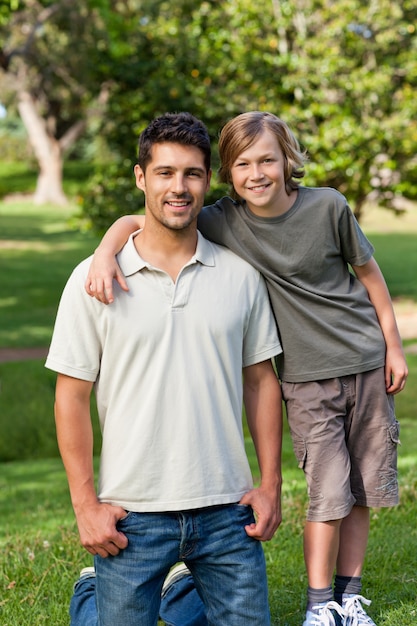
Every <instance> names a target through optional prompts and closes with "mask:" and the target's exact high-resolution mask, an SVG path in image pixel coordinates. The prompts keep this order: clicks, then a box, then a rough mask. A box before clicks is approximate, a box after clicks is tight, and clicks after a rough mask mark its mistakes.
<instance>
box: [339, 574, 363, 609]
mask: <svg viewBox="0 0 417 626" xmlns="http://www.w3.org/2000/svg"><path fill="white" fill-rule="evenodd" d="M361 591H362V578H361V577H360V576H339V575H338V574H336V576H335V579H334V599H335V600H336V602H338V603H339V604H342V598H343V594H344V593H352V594H354V595H360V593H361Z"/></svg>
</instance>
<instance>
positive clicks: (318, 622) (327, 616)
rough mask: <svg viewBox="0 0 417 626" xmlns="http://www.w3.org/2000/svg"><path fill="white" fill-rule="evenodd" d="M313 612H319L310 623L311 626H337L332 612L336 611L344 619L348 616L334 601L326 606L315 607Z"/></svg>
mask: <svg viewBox="0 0 417 626" xmlns="http://www.w3.org/2000/svg"><path fill="white" fill-rule="evenodd" d="M312 610H313V611H317V615H314V617H313V621H312V622H310V623H311V626H337V624H336V621H335V618H334V614H333V613H332V611H335V612H336V613H338V614H339V615H341V616H342V617H345V616H346V613H345V610H344V609H343V608H342V607H341V606H340V604H338V603H337V602H334V601H333V600H330V602H327V603H326V604H325V605H324V606H322V605H320V604H318V605H316V606H313V607H312Z"/></svg>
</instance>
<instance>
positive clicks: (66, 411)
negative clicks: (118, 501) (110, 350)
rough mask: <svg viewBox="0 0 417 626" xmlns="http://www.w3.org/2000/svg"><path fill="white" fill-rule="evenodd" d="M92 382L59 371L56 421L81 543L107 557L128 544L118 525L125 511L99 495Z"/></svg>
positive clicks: (90, 550)
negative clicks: (94, 441) (92, 408)
mask: <svg viewBox="0 0 417 626" xmlns="http://www.w3.org/2000/svg"><path fill="white" fill-rule="evenodd" d="M92 386H93V384H92V383H90V382H87V381H84V380H79V379H77V378H71V377H70V376H64V375H63V374H58V379H57V385H56V394H55V422H56V430H57V438H58V445H59V450H60V453H61V457H62V460H63V463H64V467H65V470H66V473H67V478H68V484H69V488H70V494H71V500H72V505H73V507H74V512H75V516H76V519H77V524H78V530H79V533H80V539H81V543H82V545H83V546H84V548H85V549H86V550H88V552H90V554H99V555H100V556H102V557H106V556H109V555H110V554H112V555H115V554H118V553H119V551H120V550H121V549H123V548H125V547H126V546H127V539H126V537H125V535H123V534H122V533H120V532H118V530H117V529H116V523H117V521H118V520H119V519H121V518H122V517H124V516H125V515H126V511H125V510H124V509H122V508H121V507H115V506H111V505H110V504H104V503H103V504H102V503H100V502H99V500H98V498H97V494H96V490H95V486H94V470H93V429H92V424H91V416H90V395H91V390H92Z"/></svg>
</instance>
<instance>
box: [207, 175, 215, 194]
mask: <svg viewBox="0 0 417 626" xmlns="http://www.w3.org/2000/svg"><path fill="white" fill-rule="evenodd" d="M212 173H213V170H209V171H208V172H207V187H206V193H207V192H208V190H209V189H210V181H211V175H212Z"/></svg>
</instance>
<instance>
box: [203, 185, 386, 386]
mask: <svg viewBox="0 0 417 626" xmlns="http://www.w3.org/2000/svg"><path fill="white" fill-rule="evenodd" d="M198 227H199V229H200V230H201V232H202V233H203V235H205V236H206V237H207V238H208V239H211V240H212V241H214V242H216V243H219V244H221V245H224V246H226V247H228V248H230V249H231V250H233V251H234V252H235V253H236V254H238V255H240V256H241V257H243V258H244V259H245V260H247V261H249V262H250V263H251V264H252V265H253V266H254V267H255V268H256V269H258V270H259V271H260V272H261V273H262V274H263V276H264V277H265V279H266V284H267V287H268V292H269V297H270V300H271V304H272V308H273V311H274V315H275V319H276V321H277V324H278V328H279V332H280V339H281V345H282V347H283V354H282V355H281V356H279V357H278V359H277V367H278V371H279V375H280V378H281V380H283V381H286V382H305V381H311V380H322V379H325V378H333V377H338V376H344V375H349V374H355V373H360V372H365V371H369V370H372V369H376V368H377V367H382V366H383V365H384V362H385V342H384V338H383V335H382V331H381V328H380V326H379V323H378V320H377V316H376V312H375V309H374V307H373V305H372V303H371V302H370V300H369V297H368V294H367V291H366V289H365V287H364V286H363V285H362V283H361V282H360V281H359V280H358V279H357V278H356V277H355V276H354V275H353V274H352V273H351V271H349V265H358V266H360V265H364V264H365V263H366V262H367V261H368V260H369V259H370V258H371V257H372V254H373V251H374V250H373V247H372V245H371V244H370V242H369V241H368V240H367V238H366V237H365V235H364V234H363V232H362V230H361V229H360V227H359V225H358V223H357V221H356V219H355V217H354V215H353V213H352V211H351V209H350V208H349V206H348V204H347V201H346V199H345V197H344V196H343V195H342V194H340V193H339V192H338V191H336V190H335V189H330V188H309V187H300V188H299V191H298V196H297V199H296V201H295V203H294V204H293V206H292V207H291V208H290V209H289V210H288V211H287V212H286V213H285V214H283V215H280V216H279V217H271V218H263V217H258V216H256V215H254V214H253V213H252V212H251V211H250V210H249V209H248V208H247V207H246V205H245V204H239V203H236V202H234V201H233V200H231V199H230V198H227V197H226V198H222V199H221V200H219V201H218V202H216V203H215V204H214V205H211V206H207V207H205V208H204V209H203V211H202V212H201V214H200V216H199V221H198Z"/></svg>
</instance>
